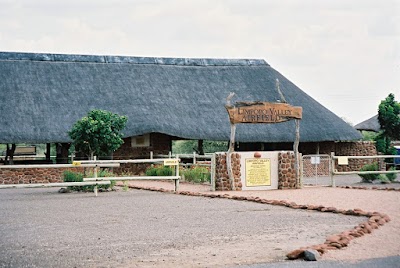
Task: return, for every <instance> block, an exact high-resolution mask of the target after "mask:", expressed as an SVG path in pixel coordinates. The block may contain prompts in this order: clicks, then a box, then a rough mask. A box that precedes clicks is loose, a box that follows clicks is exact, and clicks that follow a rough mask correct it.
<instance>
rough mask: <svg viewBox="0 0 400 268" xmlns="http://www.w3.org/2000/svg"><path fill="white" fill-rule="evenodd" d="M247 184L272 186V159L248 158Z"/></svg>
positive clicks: (246, 167)
mask: <svg viewBox="0 0 400 268" xmlns="http://www.w3.org/2000/svg"><path fill="white" fill-rule="evenodd" d="M245 169H246V186H247V187H252V186H271V160H270V159H268V158H251V159H246V166H245Z"/></svg>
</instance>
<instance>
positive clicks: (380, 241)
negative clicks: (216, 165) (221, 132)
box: [131, 176, 400, 262]
mask: <svg viewBox="0 0 400 268" xmlns="http://www.w3.org/2000/svg"><path fill="white" fill-rule="evenodd" d="M337 182H339V185H353V186H367V187H373V186H378V187H390V188H391V187H393V188H399V186H400V184H399V183H393V184H390V185H371V184H362V183H360V182H359V179H358V178H357V177H352V178H351V177H349V176H343V177H338V178H337ZM131 184H132V185H135V186H144V187H156V188H160V187H161V188H164V189H173V186H172V183H170V182H150V181H147V182H145V181H136V182H131ZM180 190H181V191H193V192H196V191H197V192H207V191H209V190H210V188H209V186H208V185H195V184H190V183H181V185H180ZM216 193H217V194H230V195H239V196H246V197H247V196H253V197H260V198H265V199H274V200H287V201H290V202H296V203H297V204H310V205H323V206H326V207H336V208H338V209H355V208H360V209H362V210H365V211H370V212H374V211H377V212H381V213H386V214H388V215H389V216H390V218H391V219H392V221H390V222H389V223H387V224H385V225H384V226H382V227H381V228H379V229H377V230H374V231H373V233H372V234H369V235H365V236H363V237H361V238H357V239H354V240H352V241H351V243H350V245H349V246H348V247H346V248H343V249H341V250H334V251H328V253H326V254H324V255H323V259H324V260H341V261H349V262H354V261H358V260H363V259H370V258H379V257H389V256H399V255H400V242H399V241H400V192H394V191H382V190H372V189H371V190H358V189H343V188H337V187H336V188H332V187H322V186H304V188H303V189H296V190H271V191H235V192H228V191H227V192H216ZM300 224H301V223H300ZM310 227H311V226H310ZM327 227H328V226H327ZM311 228H312V227H311ZM346 230H347V229H346ZM343 231H345V230H343ZM304 242H306V241H304ZM254 261H257V256H254Z"/></svg>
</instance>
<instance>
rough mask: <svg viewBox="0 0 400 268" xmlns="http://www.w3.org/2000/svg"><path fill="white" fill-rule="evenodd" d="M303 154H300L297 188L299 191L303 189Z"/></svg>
mask: <svg viewBox="0 0 400 268" xmlns="http://www.w3.org/2000/svg"><path fill="white" fill-rule="evenodd" d="M303 168H304V166H303V154H300V182H299V187H300V189H302V188H303Z"/></svg>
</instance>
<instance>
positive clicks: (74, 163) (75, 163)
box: [72, 161, 81, 166]
mask: <svg viewBox="0 0 400 268" xmlns="http://www.w3.org/2000/svg"><path fill="white" fill-rule="evenodd" d="M72 165H73V166H80V165H81V162H79V161H74V162H72Z"/></svg>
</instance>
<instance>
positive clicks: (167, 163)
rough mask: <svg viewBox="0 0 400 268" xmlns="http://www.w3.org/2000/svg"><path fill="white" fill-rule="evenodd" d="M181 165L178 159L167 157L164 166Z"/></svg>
mask: <svg viewBox="0 0 400 268" xmlns="http://www.w3.org/2000/svg"><path fill="white" fill-rule="evenodd" d="M177 165H179V161H178V159H165V160H164V166H177Z"/></svg>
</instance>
